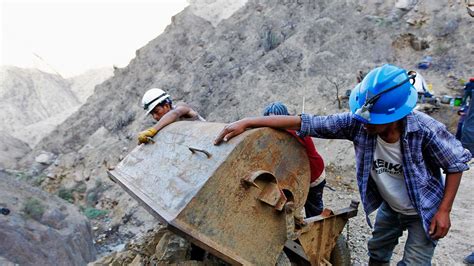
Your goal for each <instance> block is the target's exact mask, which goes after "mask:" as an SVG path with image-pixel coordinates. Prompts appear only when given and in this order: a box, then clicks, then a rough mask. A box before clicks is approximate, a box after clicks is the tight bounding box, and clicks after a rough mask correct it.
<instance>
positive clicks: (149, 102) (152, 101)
mask: <svg viewBox="0 0 474 266" xmlns="http://www.w3.org/2000/svg"><path fill="white" fill-rule="evenodd" d="M142 106H143V109H145V111H146V114H147V115H148V114H150V115H151V116H152V117H153V119H155V120H156V121H158V123H156V124H155V125H154V126H153V127H150V128H149V129H147V130H145V131H142V132H140V133H139V134H138V144H142V143H148V142H149V141H150V139H151V138H153V137H154V136H155V135H156V133H158V131H160V130H161V129H162V128H164V127H165V126H167V125H169V124H171V123H173V122H175V121H178V120H184V119H186V120H199V121H205V120H204V118H202V117H201V116H200V115H199V114H198V113H197V112H196V111H195V110H193V109H192V108H191V107H190V106H189V105H187V104H185V103H178V104H176V105H173V103H172V101H171V98H170V96H169V94H168V93H166V92H165V91H163V90H162V89H157V88H153V89H149V90H148V91H147V92H145V94H144V95H143V98H142Z"/></svg>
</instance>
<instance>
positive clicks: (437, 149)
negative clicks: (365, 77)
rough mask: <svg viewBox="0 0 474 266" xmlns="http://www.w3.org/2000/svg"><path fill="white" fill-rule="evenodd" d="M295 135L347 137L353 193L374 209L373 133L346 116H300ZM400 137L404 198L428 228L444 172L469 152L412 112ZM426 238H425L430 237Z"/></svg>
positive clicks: (463, 164)
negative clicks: (351, 150) (351, 149)
mask: <svg viewBox="0 0 474 266" xmlns="http://www.w3.org/2000/svg"><path fill="white" fill-rule="evenodd" d="M301 120H302V121H301V129H300V130H299V131H298V132H297V133H298V135H300V136H308V135H309V136H313V137H317V138H327V139H347V140H350V141H352V142H353V144H354V149H355V159H356V174H357V184H358V187H359V192H360V196H361V200H362V204H363V206H364V211H365V213H366V219H367V223H368V224H369V225H370V226H372V224H371V222H370V220H369V218H368V215H369V214H370V213H372V212H373V211H375V210H376V209H377V208H378V207H379V206H380V204H381V203H382V201H383V199H382V197H381V196H380V193H379V192H378V191H377V186H376V185H375V183H374V181H373V180H372V178H371V177H370V170H371V167H372V161H373V157H374V151H375V145H376V142H377V136H376V135H369V134H367V132H366V131H365V129H364V128H363V124H362V123H361V122H359V121H358V120H356V119H354V118H353V116H352V114H351V113H341V114H334V115H329V116H312V115H307V114H302V115H301ZM403 121H404V126H403V129H404V130H403V133H402V135H401V137H400V138H401V151H402V157H403V158H402V164H403V173H404V177H405V183H406V186H407V190H408V196H409V198H410V201H411V203H412V204H413V206H414V207H415V209H416V211H417V213H418V214H419V215H420V216H421V218H422V220H423V227H424V229H425V231H426V234H427V236H428V237H429V233H428V229H429V226H430V223H431V220H432V218H433V217H434V215H435V214H436V212H437V211H438V207H439V205H440V203H441V200H442V198H443V195H444V181H443V180H444V179H443V178H444V177H442V175H441V171H440V169H443V170H444V173H456V172H462V171H466V170H468V169H469V166H468V164H467V163H468V162H469V160H470V159H471V153H470V152H469V151H468V150H467V149H464V148H463V147H462V145H461V143H460V142H459V141H458V140H456V138H455V137H454V136H453V135H452V134H451V133H449V132H448V131H447V130H446V127H445V126H444V125H443V124H442V123H440V122H438V121H436V120H435V119H433V118H431V117H430V116H428V115H426V114H424V113H421V112H418V111H413V112H412V113H410V114H409V115H407V116H406V117H405V118H403ZM430 239H431V238H430Z"/></svg>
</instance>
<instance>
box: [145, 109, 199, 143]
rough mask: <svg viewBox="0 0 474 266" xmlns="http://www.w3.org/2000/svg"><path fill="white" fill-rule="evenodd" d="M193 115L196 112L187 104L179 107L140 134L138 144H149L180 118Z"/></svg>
mask: <svg viewBox="0 0 474 266" xmlns="http://www.w3.org/2000/svg"><path fill="white" fill-rule="evenodd" d="M193 113H195V112H194V111H193V109H191V107H189V106H187V105H185V104H180V105H177V106H176V108H174V109H173V110H170V111H169V112H168V113H166V114H165V115H164V116H163V117H162V118H161V119H160V121H158V123H156V124H155V125H154V126H153V127H151V128H149V129H147V130H145V131H142V132H140V133H139V134H138V144H142V143H148V141H149V138H152V137H153V136H155V135H156V133H158V131H160V130H161V129H162V128H164V127H165V126H167V125H169V124H171V123H173V122H175V121H176V120H178V119H179V118H180V117H183V116H193Z"/></svg>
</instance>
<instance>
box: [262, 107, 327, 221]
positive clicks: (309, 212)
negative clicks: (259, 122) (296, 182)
mask: <svg viewBox="0 0 474 266" xmlns="http://www.w3.org/2000/svg"><path fill="white" fill-rule="evenodd" d="M263 115H264V116H273V115H290V114H289V113H288V109H287V108H286V106H285V105H284V104H283V103H281V102H274V103H271V104H269V105H268V106H267V107H265V109H264V111H263ZM286 131H287V132H288V133H290V134H291V135H292V136H293V137H295V138H296V139H297V140H298V142H299V143H301V145H303V147H304V148H305V150H306V154H307V155H308V159H309V168H310V172H311V173H310V174H311V181H310V185H309V186H310V188H309V192H308V197H307V199H306V203H305V205H304V208H305V213H306V217H313V216H316V215H319V214H321V212H322V211H323V208H324V205H323V190H324V186H325V184H326V177H325V173H324V161H323V158H322V157H321V155H319V153H318V151H317V150H316V148H315V146H314V143H313V140H312V139H311V137H309V136H308V137H299V136H297V135H296V132H295V131H294V130H286Z"/></svg>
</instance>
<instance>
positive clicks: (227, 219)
mask: <svg viewBox="0 0 474 266" xmlns="http://www.w3.org/2000/svg"><path fill="white" fill-rule="evenodd" d="M223 127H224V124H219V123H207V122H176V123H173V124H171V125H168V126H167V127H166V128H164V129H163V130H161V131H160V132H159V133H158V134H157V135H156V136H155V137H154V141H155V143H154V144H148V145H141V146H139V147H137V148H136V149H134V150H133V151H132V152H131V153H130V154H129V155H127V156H126V157H125V158H124V160H122V162H120V164H118V165H117V166H116V167H115V169H114V170H112V171H110V172H109V175H110V176H111V177H112V178H113V179H115V180H117V181H118V182H119V183H120V184H121V185H122V186H123V187H124V189H126V190H127V191H128V192H129V193H130V194H131V195H132V196H134V197H135V198H136V199H137V200H139V201H140V202H142V203H144V206H145V207H146V208H148V210H149V211H150V212H151V213H152V214H153V215H155V216H156V217H157V218H158V219H160V220H161V221H162V222H164V223H166V224H168V226H169V227H170V229H171V230H173V231H175V232H176V233H178V234H180V235H182V236H184V237H186V238H188V239H189V240H190V241H192V242H193V243H195V244H196V245H198V246H200V247H202V248H204V249H205V250H208V251H209V252H211V253H213V254H214V255H216V256H218V257H220V258H222V259H224V260H225V261H228V262H230V263H232V264H244V265H249V264H258V265H271V264H274V263H275V262H276V260H277V258H278V256H279V254H280V253H281V252H282V250H283V247H284V245H285V243H286V244H287V245H288V243H287V241H288V240H294V239H297V238H298V237H300V236H301V235H302V234H304V233H305V232H304V230H306V232H309V231H311V230H310V229H311V228H313V226H308V225H304V222H302V220H299V219H298V218H296V219H295V218H294V217H295V216H298V215H297V214H298V213H299V210H301V209H302V208H303V206H304V203H305V200H306V196H307V192H308V189H309V179H310V176H309V173H310V171H309V164H308V159H307V155H306V152H305V150H304V148H303V147H302V146H301V145H300V144H299V143H298V141H297V140H296V139H295V138H294V137H292V136H291V135H289V134H288V133H286V132H284V131H277V130H274V129H270V128H260V129H253V130H249V131H246V132H245V133H243V134H241V135H239V136H238V137H235V138H233V139H231V140H230V141H229V142H227V143H224V144H221V145H220V146H214V145H213V139H214V138H215V137H216V136H217V134H218V133H219V132H220V131H221V130H222V128H223ZM321 219H323V218H321ZM345 219H347V218H345ZM298 224H299V225H298ZM344 224H345V222H344ZM343 226H344V225H342V227H340V228H338V229H337V230H335V231H334V230H331V232H333V231H334V232H337V231H338V232H337V233H335V234H336V235H335V237H336V238H337V236H338V235H339V233H340V231H341V230H342V228H343ZM302 228H304V230H302ZM314 228H316V227H314ZM314 230H316V229H314ZM304 239H305V238H301V237H300V240H301V241H302V242H305V241H304ZM335 240H336V239H334V240H333V241H332V242H334V243H335ZM301 241H300V242H301ZM311 241H313V242H314V238H311V237H309V238H308V240H307V241H306V242H308V243H309V244H307V245H304V244H303V243H302V246H303V249H305V246H307V247H306V249H305V253H306V254H307V257H306V259H307V260H309V261H310V262H312V261H311V260H312V257H311V255H309V254H310V253H311V252H307V251H306V250H307V249H310V248H308V246H309V245H312V243H311ZM334 243H329V244H328V247H329V248H330V249H329V252H330V251H331V250H332V247H334ZM331 245H332V247H330V246H331ZM313 253H314V252H313ZM318 254H319V253H318ZM324 256H326V255H324ZM313 257H314V259H313V260H316V259H317V260H318V262H319V261H320V260H321V258H320V255H314V256H313ZM316 257H317V258H316ZM326 257H327V256H326ZM312 263H313V262H312ZM316 263H317V262H316Z"/></svg>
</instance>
